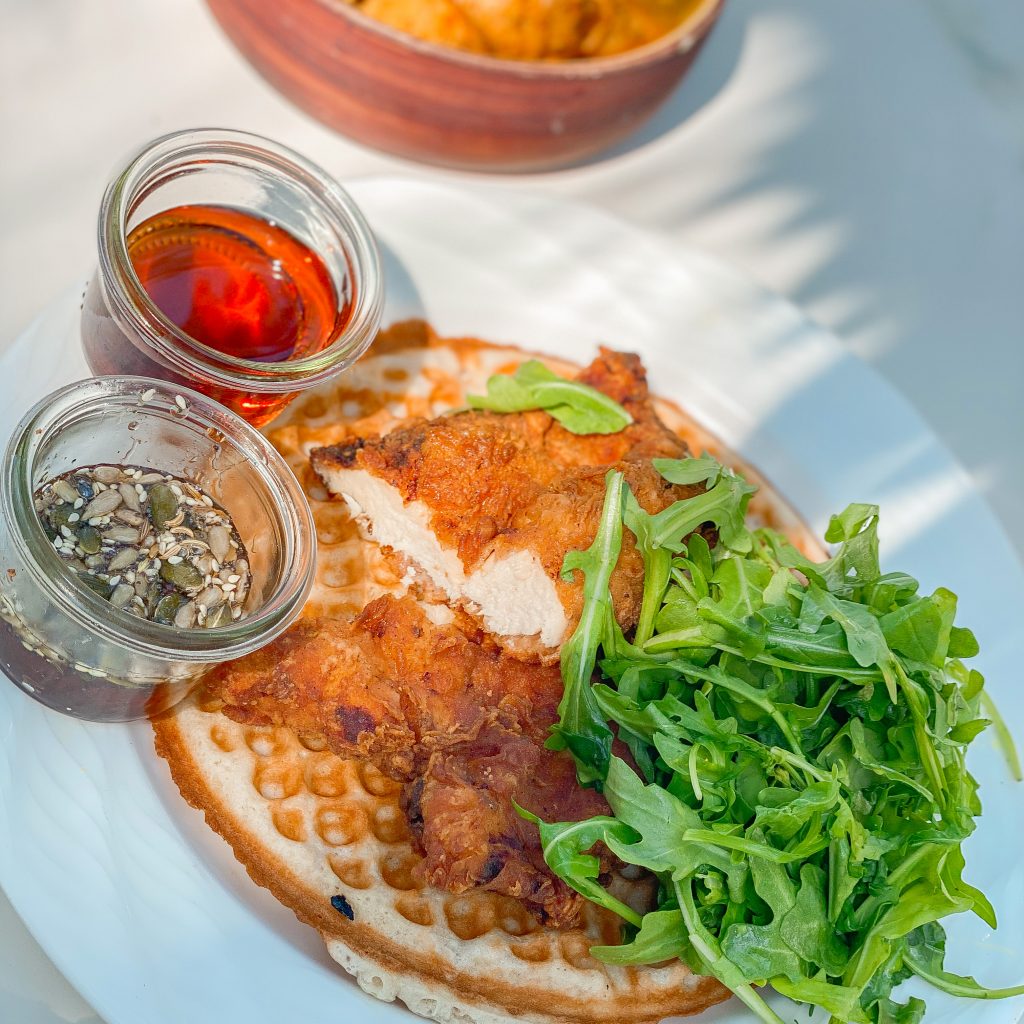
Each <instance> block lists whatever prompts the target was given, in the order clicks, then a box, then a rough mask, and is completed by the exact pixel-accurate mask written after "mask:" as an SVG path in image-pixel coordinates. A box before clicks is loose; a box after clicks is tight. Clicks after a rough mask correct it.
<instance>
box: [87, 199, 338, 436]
mask: <svg viewBox="0 0 1024 1024" xmlns="http://www.w3.org/2000/svg"><path fill="white" fill-rule="evenodd" d="M127 248H128V256H129V259H130V261H131V264H132V267H133V269H134V271H135V274H136V276H137V277H138V279H139V282H140V284H141V285H142V287H143V289H145V291H146V293H147V295H148V296H149V298H150V299H151V300H152V302H153V304H154V305H155V306H156V307H157V308H158V309H159V310H160V311H161V312H162V313H163V314H164V316H166V317H167V318H168V319H169V320H171V321H172V322H173V323H174V324H175V325H176V326H177V327H178V328H180V330H181V331H182V332H184V333H185V334H187V335H188V336H189V337H190V338H191V339H193V340H195V341H197V342H199V343H200V344H201V345H205V346H206V347H207V348H210V349H213V350H215V351H216V352H221V353H224V354H225V355H228V356H233V357H235V358H238V359H246V360H251V361H254V362H259V363H282V362H287V361H290V360H294V359H301V358H305V357H307V356H311V355H315V354H316V353H317V352H320V351H322V350H323V349H325V348H327V347H328V346H329V345H330V344H331V343H332V342H333V341H334V340H335V339H336V338H337V337H338V336H339V334H340V333H341V332H342V330H343V329H344V327H345V325H346V323H347V322H348V320H349V318H350V316H351V312H352V298H353V297H352V295H351V288H350V287H349V282H347V281H346V282H344V283H343V288H342V294H340V295H339V291H338V290H337V289H336V288H335V285H334V282H333V280H332V278H331V275H330V273H329V271H328V269H327V267H326V265H325V263H324V261H323V259H321V257H320V256H319V255H318V254H317V253H315V252H314V251H313V250H312V249H310V248H309V247H308V246H307V245H306V244H305V243H303V242H301V241H299V239H297V238H296V237H295V236H294V235H292V234H291V233H290V232H288V231H286V230H285V229H284V228H282V227H281V226H280V225H278V224H276V223H274V222H273V221H270V220H264V219H262V218H260V217H258V216H255V215H254V214H251V213H247V212H245V211H242V210H236V209H232V208H230V207H222V206H206V205H190V206H177V207H174V208H173V209H170V210H164V211H163V212H161V213H158V214H156V215H155V216H153V217H150V218H149V219H148V220H145V221H143V222H142V223H141V224H139V225H138V226H137V227H135V228H134V229H133V230H132V231H131V233H130V234H129V235H128V237H127ZM86 303H87V306H88V305H89V304H90V296H87V297H86ZM84 340H85V343H86V346H87V356H88V358H89V362H90V366H92V368H93V369H94V371H95V372H98V373H115V374H118V373H119V374H124V373H132V374H139V375H142V376H156V377H163V378H165V379H166V378H167V377H168V373H167V369H166V368H165V367H160V366H159V364H156V363H155V361H154V359H153V357H152V355H151V354H150V353H148V352H146V351H144V350H143V349H141V348H139V347H138V346H136V345H134V344H133V343H132V342H131V341H130V340H129V339H127V338H123V339H121V340H120V341H119V340H118V339H117V338H116V337H111V336H110V334H109V333H108V334H107V335H106V336H105V337H103V338H102V339H101V338H99V337H97V338H95V339H92V338H89V337H85V338H84ZM182 382H183V383H186V384H187V385H188V386H190V387H193V388H195V389H196V390H199V391H204V392H205V393H206V394H208V395H210V397H212V398H215V399H217V400H218V401H221V402H223V403H224V404H225V405H227V406H229V407H230V408H233V409H235V411H236V412H239V413H241V415H243V416H244V417H245V418H246V419H248V420H249V421H250V422H252V423H254V424H256V425H259V424H261V423H265V422H267V421H268V420H270V419H272V418H273V416H274V415H276V413H277V412H278V411H279V410H280V409H281V408H283V406H284V405H285V404H287V402H288V400H289V398H290V396H289V395H280V394H261V393H243V392H235V391H229V390H227V389H224V388H219V387H216V386H204V385H203V384H202V383H200V382H196V381H194V380H191V379H188V378H185V377H182Z"/></svg>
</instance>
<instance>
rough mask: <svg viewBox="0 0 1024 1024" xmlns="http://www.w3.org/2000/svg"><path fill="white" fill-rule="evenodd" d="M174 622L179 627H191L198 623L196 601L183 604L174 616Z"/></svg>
mask: <svg viewBox="0 0 1024 1024" xmlns="http://www.w3.org/2000/svg"><path fill="white" fill-rule="evenodd" d="M174 624H175V625H176V626H177V627H178V628H179V629H191V628H192V627H193V626H194V625H195V624H196V605H195V602H194V601H188V602H187V603H185V604H183V605H182V606H181V607H180V608H179V609H178V611H177V613H176V614H175V616H174Z"/></svg>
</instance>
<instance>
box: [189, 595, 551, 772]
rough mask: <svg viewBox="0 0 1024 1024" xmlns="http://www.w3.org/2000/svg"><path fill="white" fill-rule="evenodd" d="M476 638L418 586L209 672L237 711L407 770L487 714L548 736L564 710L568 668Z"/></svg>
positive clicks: (484, 721) (480, 725) (250, 720)
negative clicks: (426, 603) (535, 662)
mask: <svg viewBox="0 0 1024 1024" xmlns="http://www.w3.org/2000/svg"><path fill="white" fill-rule="evenodd" d="M441 612H442V613H447V609H444V608H442V609H441ZM433 614H434V615H435V616H436V615H437V612H436V611H434V612H433ZM448 618H449V619H451V618H452V616H451V615H450V614H448ZM475 639H478V638H473V639H471V638H469V637H467V635H466V634H465V633H464V632H463V631H462V630H461V629H459V628H457V627H456V626H455V625H454V624H453V623H452V622H447V623H441V624H438V623H436V622H434V621H432V620H431V618H430V617H428V615H427V612H426V610H425V609H424V607H423V606H422V605H420V604H419V603H418V602H417V601H415V600H414V599H413V598H411V597H402V598H394V597H391V596H388V595H385V596H384V597H379V598H377V600H375V601H372V602H371V603H370V604H368V605H367V606H366V608H365V609H364V610H363V612H362V614H360V615H359V616H358V617H357V618H356V619H355V620H354V621H353V622H342V621H338V620H335V619H317V620H306V621H302V622H299V623H298V624H297V625H295V626H293V627H292V628H291V629H290V630H289V631H288V632H287V633H285V634H284V635H283V636H282V637H280V638H278V640H276V641H275V642H274V643H272V644H269V645H267V646H266V647H263V648H262V649H261V650H259V651H256V652H254V653H253V654H250V655H249V656H248V657H245V658H241V659H239V660H237V661H233V662H228V663H226V664H224V665H221V666H219V667H218V668H216V669H214V670H213V672H211V673H210V674H209V675H207V676H206V679H205V683H206V685H207V687H208V688H209V689H210V690H211V691H212V692H215V693H216V694H217V695H218V696H219V697H220V698H221V699H222V700H224V701H225V704H226V708H225V712H226V713H227V714H228V715H229V717H231V718H233V719H235V721H238V722H243V723H246V724H253V725H261V724H262V725H267V724H276V725H287V726H288V727H289V728H291V729H294V730H295V731H296V732H297V733H299V734H300V735H306V734H308V735H311V736H322V737H324V738H325V739H326V741H327V743H328V744H329V745H330V747H331V749H332V750H334V751H336V752H337V753H339V754H343V755H344V756H345V757H357V758H361V759H363V760H366V761H371V762H373V763H374V764H375V765H376V766H377V767H378V768H380V770H381V771H383V772H384V773H385V774H387V775H390V776H391V777H392V778H394V779H399V780H402V781H405V780H408V779H411V778H413V777H415V776H416V775H418V774H420V773H422V772H423V770H424V769H425V768H426V765H427V762H428V760H429V758H430V756H431V754H432V753H434V752H435V751H437V750H444V749H447V748H449V747H452V746H455V745H456V744H459V743H462V742H465V741H466V740H470V739H473V738H474V737H476V736H477V735H478V734H479V733H480V731H481V730H482V729H484V728H486V727H488V726H492V725H496V726H505V727H507V728H509V729H511V730H513V731H516V732H522V731H526V732H527V733H529V734H530V735H531V736H535V737H537V738H539V739H541V740H543V738H544V737H545V736H546V735H547V730H548V726H549V725H550V724H551V723H552V722H553V721H554V720H555V717H556V715H557V708H558V702H559V700H560V699H561V695H562V680H561V676H560V674H559V672H558V669H557V668H545V667H539V666H531V665H527V664H523V663H522V662H518V661H515V660H513V659H510V658H507V657H504V656H503V655H502V654H501V652H500V650H499V649H498V648H496V647H495V646H494V645H492V644H487V643H485V642H474V640H475Z"/></svg>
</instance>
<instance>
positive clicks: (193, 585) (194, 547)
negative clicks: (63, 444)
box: [34, 466, 252, 629]
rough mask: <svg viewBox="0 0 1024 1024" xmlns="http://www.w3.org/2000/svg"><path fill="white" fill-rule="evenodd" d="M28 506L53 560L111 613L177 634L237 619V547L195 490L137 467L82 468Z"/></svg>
mask: <svg viewBox="0 0 1024 1024" xmlns="http://www.w3.org/2000/svg"><path fill="white" fill-rule="evenodd" d="M34 497H35V508H36V512H37V513H38V514H39V519H40V521H41V523H42V525H43V529H44V530H45V531H46V535H47V536H48V537H49V538H50V542H51V543H52V544H53V547H54V550H55V551H56V552H57V554H58V555H60V557H61V558H63V559H64V561H65V563H66V564H67V565H68V567H69V568H71V569H72V570H74V572H75V573H76V574H77V576H78V578H79V579H80V580H81V582H82V583H84V584H85V585H86V586H87V587H89V588H90V589H91V590H93V591H95V592H96V593H97V594H99V595H100V597H102V598H104V599H105V600H107V601H109V602H110V603H111V604H112V605H113V606H114V607H115V608H122V609H124V610H125V611H126V612H130V613H132V614H135V615H138V616H139V617H140V618H144V619H148V620H150V621H152V622H160V623H163V624H164V625H168V626H176V627H177V628H179V629H196V628H200V629H202V628H205V629H212V628H215V627H217V626H225V625H228V624H229V623H231V622H233V621H237V620H238V619H240V618H242V616H243V615H244V614H245V599H246V596H247V595H248V593H249V586H250V583H251V582H252V576H251V573H250V569H249V556H248V553H247V552H246V549H245V545H244V544H243V543H242V540H241V538H240V537H239V536H238V532H237V531H236V530H235V526H234V523H233V522H232V521H231V517H230V516H229V515H228V513H227V512H226V511H225V510H224V509H223V508H221V507H220V506H219V505H217V504H216V503H215V502H214V500H213V499H212V498H211V497H210V496H209V495H208V494H205V493H204V492H203V491H201V490H199V488H197V487H196V486H195V484H193V483H190V482H189V481H187V480H180V479H178V478H177V477H174V476H171V475H170V474H168V473H160V472H158V471H156V470H153V469H148V468H146V467H142V466H87V467H85V468H82V469H75V470H72V471H71V472H70V473H65V474H63V475H62V476H59V477H56V478H55V479H53V480H51V481H49V483H46V484H44V485H43V486H42V487H40V488H39V490H38V491H37V492H36V494H35V496H34Z"/></svg>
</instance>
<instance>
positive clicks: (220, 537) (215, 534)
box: [206, 526, 231, 562]
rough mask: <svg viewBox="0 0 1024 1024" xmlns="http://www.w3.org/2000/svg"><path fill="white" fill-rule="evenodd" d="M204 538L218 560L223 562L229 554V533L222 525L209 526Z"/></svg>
mask: <svg viewBox="0 0 1024 1024" xmlns="http://www.w3.org/2000/svg"><path fill="white" fill-rule="evenodd" d="M206 539H207V540H208V541H209V543H210V550H211V551H212V552H213V557H214V558H216V559H217V561H218V562H223V561H224V560H225V559H226V558H227V557H228V555H230V554H231V534H230V533H229V532H228V531H227V529H225V528H224V527H223V526H211V527H210V530H209V533H207V535H206Z"/></svg>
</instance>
